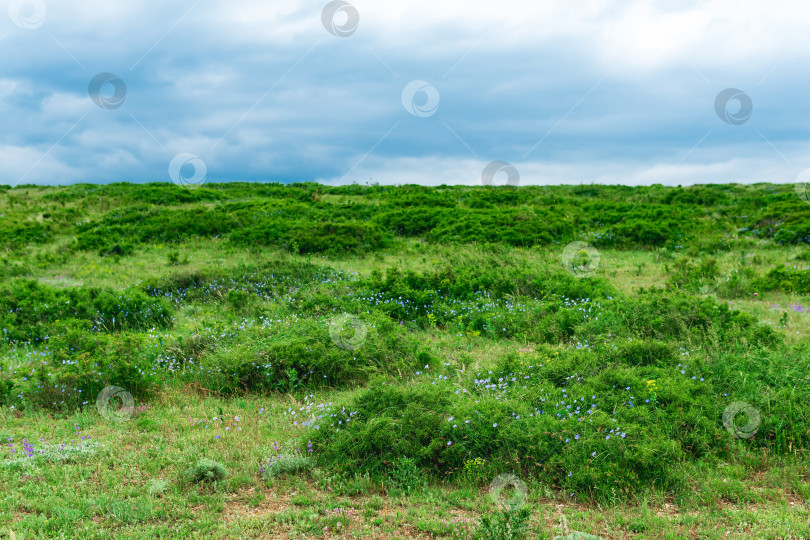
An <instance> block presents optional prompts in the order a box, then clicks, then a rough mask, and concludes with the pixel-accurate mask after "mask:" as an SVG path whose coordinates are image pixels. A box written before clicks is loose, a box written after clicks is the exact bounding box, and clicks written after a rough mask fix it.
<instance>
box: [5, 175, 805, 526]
mask: <svg viewBox="0 0 810 540" xmlns="http://www.w3.org/2000/svg"><path fill="white" fill-rule="evenodd" d="M0 214H2V217H1V218H0V220H2V221H0V246H2V249H3V264H2V267H0V271H1V272H2V273H3V278H4V279H3V283H2V291H0V313H1V314H2V315H0V317H1V318H2V320H1V321H0V322H1V323H2V324H1V325H0V327H2V329H3V330H2V331H3V338H4V339H3V340H2V341H1V342H0V349H2V350H1V351H0V368H2V369H0V437H2V440H3V441H4V448H3V449H2V452H0V485H2V493H3V501H2V504H0V538H3V537H14V538H17V539H20V538H25V539H33V538H37V539H38V538H81V539H95V538H99V539H100V538H143V539H147V538H149V539H151V538H203V537H205V538H245V539H247V538H392V539H393V538H468V539H473V538H486V539H518V538H566V539H568V538H571V539H573V538H593V537H601V538H605V539H608V538H609V539H613V538H651V539H652V538H662V539H663V538H718V539H719V538H774V539H776V538H792V539H798V538H810V456H808V452H807V449H808V448H810V413H808V406H809V405H810V360H808V352H810V324H809V323H810V262H808V261H810V250H808V242H810V233H808V231H810V229H809V228H808V227H810V225H808V223H810V205H807V204H806V203H804V202H803V201H801V200H800V199H799V198H798V197H796V195H795V192H794V191H793V186H773V185H764V184H763V185H757V186H695V187H691V188H664V187H662V186H653V187H650V188H619V187H609V186H608V187H599V186H570V187H526V188H520V189H510V188H495V189H492V188H460V187H446V186H443V187H439V188H420V187H418V186H405V187H401V188H392V187H389V188H386V187H380V186H367V187H361V186H344V187H337V188H327V187H325V186H318V185H315V184H297V185H292V186H281V185H278V184H276V185H248V184H232V185H231V184H221V185H213V186H206V187H204V188H199V189H191V190H189V189H183V188H179V187H177V186H173V185H160V184H151V185H147V186H138V185H124V184H117V185H110V186H91V185H81V186H69V187H60V188H45V187H35V186H20V187H16V188H13V189H4V190H0ZM580 241H581V242H584V243H587V244H588V246H590V247H587V248H582V249H580V247H581V246H576V249H573V251H571V249H570V248H569V249H568V251H566V248H567V247H568V246H570V245H571V244H572V243H573V242H580ZM569 252H570V255H571V258H566V257H564V254H568V253H569ZM111 387H112V389H111V390H110V388H111ZM498 482H501V483H503V485H504V487H503V489H502V490H500V491H499V487H498V486H499V485H500V484H499V483H498ZM4 535H5V536H4ZM588 535H593V536H588Z"/></svg>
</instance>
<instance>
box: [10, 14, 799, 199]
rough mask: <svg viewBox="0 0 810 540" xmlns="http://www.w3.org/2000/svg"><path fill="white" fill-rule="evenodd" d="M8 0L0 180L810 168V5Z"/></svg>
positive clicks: (790, 176) (540, 177) (467, 180)
mask: <svg viewBox="0 0 810 540" xmlns="http://www.w3.org/2000/svg"><path fill="white" fill-rule="evenodd" d="M3 1H4V2H6V3H7V4H8V10H7V13H2V12H0V50H1V51H2V56H0V115H2V116H0V118H2V121H1V122H0V184H8V185H18V184H65V183H74V182H113V181H132V182H145V181H166V182H169V181H172V180H174V181H180V182H191V183H194V182H198V181H203V179H204V180H205V181H208V182H218V181H230V180H255V181H279V182H291V181H319V182H324V183H331V184H337V183H340V184H350V183H353V182H357V183H361V184H362V183H366V182H379V183H381V184H405V183H419V184H426V185H438V184H480V183H481V182H482V181H485V179H486V175H484V177H485V178H484V179H482V171H484V169H485V167H486V166H487V164H489V163H491V162H493V161H502V162H504V164H501V165H500V166H496V167H494V168H490V170H500V172H498V173H495V174H494V176H492V182H493V183H494V184H496V185H498V184H504V183H506V182H507V179H508V175H507V172H513V174H514V173H515V172H516V173H517V174H518V175H519V180H518V181H519V183H520V184H521V185H527V184H561V183H591V182H596V183H611V184H631V185H635V184H653V183H661V184H666V185H677V184H694V183H708V182H757V181H770V182H793V181H795V179H796V178H797V175H799V174H800V173H802V171H805V170H806V169H808V168H810V133H808V125H810V122H809V121H810V103H809V100H808V84H807V83H808V81H810V77H808V70H810V67H808V66H810V62H808V56H810V36H808V33H807V28H808V27H810V3H808V2H806V1H804V0H802V1H795V2H788V1H785V0H775V1H773V2H757V1H740V0H737V1H731V0H729V1H703V2H689V1H683V2H671V1H669V2H668V1H662V2H656V1H631V0H620V1H611V0H593V1H591V0H579V1H577V2H571V1H570V0H559V1H556V0H555V1H548V0H540V1H538V2H526V1H525V0H499V1H497V2H480V3H476V2H470V1H468V0H464V1H461V0H442V1H440V2H439V1H436V0H405V1H403V2H380V1H373V2H372V1H370V0H352V2H351V3H347V2H343V1H337V2H326V1H323V0H314V1H313V0H304V1H300V0H270V1H268V0H264V1H259V0H255V1H254V0H239V1H236V2H233V1H226V0H174V1H172V2H166V1H158V0H141V1H139V2H101V1H87V0H70V1H68V0H35V1H33V0H29V1H22V0H12V1H10V2H9V1H8V0H3ZM675 5H677V7H672V6H675ZM727 89H730V90H727ZM507 163H508V164H511V165H512V166H513V167H514V169H509V168H508V167H506V166H505V164H507ZM513 180H517V177H513Z"/></svg>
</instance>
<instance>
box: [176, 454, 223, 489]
mask: <svg viewBox="0 0 810 540" xmlns="http://www.w3.org/2000/svg"><path fill="white" fill-rule="evenodd" d="M226 476H228V470H227V469H226V468H225V466H224V465H222V464H221V463H218V462H216V461H214V460H212V459H208V458H202V459H200V460H198V461H197V463H195V464H194V466H192V467H189V468H188V469H186V472H185V473H184V477H185V479H186V481H187V482H188V483H190V484H199V483H202V482H218V481H221V480H224V479H225V477H226Z"/></svg>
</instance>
